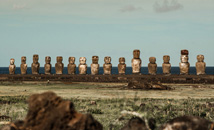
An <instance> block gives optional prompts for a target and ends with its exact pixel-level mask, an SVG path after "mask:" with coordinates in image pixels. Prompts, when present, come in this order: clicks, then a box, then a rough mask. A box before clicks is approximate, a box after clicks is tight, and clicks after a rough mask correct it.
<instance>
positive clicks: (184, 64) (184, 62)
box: [179, 55, 190, 74]
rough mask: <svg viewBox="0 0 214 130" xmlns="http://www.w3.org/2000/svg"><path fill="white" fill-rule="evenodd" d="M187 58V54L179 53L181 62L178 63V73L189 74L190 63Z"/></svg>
mask: <svg viewBox="0 0 214 130" xmlns="http://www.w3.org/2000/svg"><path fill="white" fill-rule="evenodd" d="M188 59H189V58H188V55H181V62H180V63H179V68H180V74H189V67H190V64H189V62H188Z"/></svg>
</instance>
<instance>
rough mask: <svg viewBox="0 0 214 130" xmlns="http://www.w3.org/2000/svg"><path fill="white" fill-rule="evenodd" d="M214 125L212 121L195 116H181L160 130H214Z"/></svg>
mask: <svg viewBox="0 0 214 130" xmlns="http://www.w3.org/2000/svg"><path fill="white" fill-rule="evenodd" d="M213 129H214V124H213V123H212V122H211V121H208V120H206V119H203V118H200V117H194V116H181V117H177V118H174V119H172V120H170V121H168V122H167V123H165V124H164V125H162V126H161V127H160V128H159V130H213Z"/></svg>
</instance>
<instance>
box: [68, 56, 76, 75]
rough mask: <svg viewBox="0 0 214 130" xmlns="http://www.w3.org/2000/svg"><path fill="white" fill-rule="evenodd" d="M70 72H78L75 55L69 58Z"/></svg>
mask: <svg viewBox="0 0 214 130" xmlns="http://www.w3.org/2000/svg"><path fill="white" fill-rule="evenodd" d="M68 62H69V64H68V67H67V69H68V74H76V64H75V57H69V58H68Z"/></svg>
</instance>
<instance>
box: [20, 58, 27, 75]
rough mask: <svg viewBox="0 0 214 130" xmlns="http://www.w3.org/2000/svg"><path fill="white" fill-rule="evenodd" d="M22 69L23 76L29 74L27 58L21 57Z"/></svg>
mask: <svg viewBox="0 0 214 130" xmlns="http://www.w3.org/2000/svg"><path fill="white" fill-rule="evenodd" d="M20 69H21V74H27V64H26V57H25V56H22V57H21V65H20Z"/></svg>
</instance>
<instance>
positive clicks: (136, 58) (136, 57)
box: [132, 50, 141, 74]
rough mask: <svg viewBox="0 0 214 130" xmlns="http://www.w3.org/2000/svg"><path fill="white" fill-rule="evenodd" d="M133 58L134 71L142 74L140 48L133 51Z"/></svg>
mask: <svg viewBox="0 0 214 130" xmlns="http://www.w3.org/2000/svg"><path fill="white" fill-rule="evenodd" d="M133 57H134V58H133V59H132V73H133V74H140V73H141V72H140V71H141V59H140V50H134V51H133Z"/></svg>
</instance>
